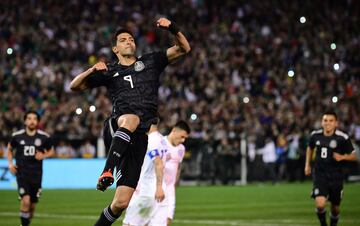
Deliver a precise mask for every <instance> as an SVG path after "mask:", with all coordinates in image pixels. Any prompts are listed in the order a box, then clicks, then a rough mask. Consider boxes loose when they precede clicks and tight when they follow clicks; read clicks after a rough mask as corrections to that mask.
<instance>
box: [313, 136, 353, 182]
mask: <svg viewBox="0 0 360 226" xmlns="http://www.w3.org/2000/svg"><path fill="white" fill-rule="evenodd" d="M309 147H310V148H311V149H315V150H316V157H315V158H316V159H315V175H319V174H320V175H329V176H331V177H341V176H342V165H343V162H342V161H339V162H338V161H336V160H335V159H334V158H333V152H337V153H339V154H349V153H351V152H352V151H353V150H354V147H353V145H352V143H351V141H350V138H349V136H348V135H347V134H346V133H344V132H342V131H340V130H336V131H335V133H334V134H333V135H332V136H324V133H323V130H322V129H321V130H317V131H314V132H312V133H311V136H310V141H309ZM334 179H335V178H334Z"/></svg>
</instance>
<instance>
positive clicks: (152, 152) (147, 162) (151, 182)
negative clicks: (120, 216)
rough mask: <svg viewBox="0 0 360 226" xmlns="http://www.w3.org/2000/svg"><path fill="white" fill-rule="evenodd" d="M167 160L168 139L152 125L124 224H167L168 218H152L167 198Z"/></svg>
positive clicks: (130, 225)
mask: <svg viewBox="0 0 360 226" xmlns="http://www.w3.org/2000/svg"><path fill="white" fill-rule="evenodd" d="M165 161H166V141H165V139H164V137H163V135H161V133H159V131H158V129H157V125H151V127H150V130H149V144H148V148H147V152H146V155H145V159H144V163H143V165H142V168H141V174H140V179H139V183H138V186H137V188H136V190H135V193H134V194H133V196H132V197H131V200H130V203H129V207H128V208H127V209H126V214H125V218H124V221H123V225H124V226H135V225H166V218H164V219H163V221H156V220H158V219H153V218H152V217H153V216H154V213H155V212H156V210H157V208H158V207H159V204H160V202H162V201H163V200H164V198H165V193H164V187H165V183H164V180H163V175H164V164H165Z"/></svg>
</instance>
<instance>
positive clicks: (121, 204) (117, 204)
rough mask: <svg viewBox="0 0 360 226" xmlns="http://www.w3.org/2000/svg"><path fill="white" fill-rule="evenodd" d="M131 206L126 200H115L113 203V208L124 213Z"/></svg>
mask: <svg viewBox="0 0 360 226" xmlns="http://www.w3.org/2000/svg"><path fill="white" fill-rule="evenodd" d="M128 205H129V200H124V199H115V200H113V201H112V203H111V206H112V208H113V209H114V210H116V211H122V210H124V209H126V208H127V207H128Z"/></svg>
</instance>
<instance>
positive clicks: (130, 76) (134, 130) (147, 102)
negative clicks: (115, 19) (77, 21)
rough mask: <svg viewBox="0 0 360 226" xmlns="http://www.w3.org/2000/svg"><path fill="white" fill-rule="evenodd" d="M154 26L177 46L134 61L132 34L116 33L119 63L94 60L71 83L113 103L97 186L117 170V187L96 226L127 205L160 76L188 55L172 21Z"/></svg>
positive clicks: (153, 115)
mask: <svg viewBox="0 0 360 226" xmlns="http://www.w3.org/2000/svg"><path fill="white" fill-rule="evenodd" d="M157 26H158V27H159V28H163V29H167V30H169V31H170V32H171V33H172V34H173V35H174V37H175V43H176V44H175V45H174V46H172V47H170V48H168V49H167V50H166V52H153V53H149V54H145V55H143V56H142V57H136V56H135V50H136V45H135V42H134V37H133V36H132V34H131V32H130V31H128V30H126V29H120V30H118V31H117V32H116V34H115V36H114V39H113V43H112V50H113V52H114V53H115V54H116V56H117V58H118V60H119V62H117V63H115V64H112V65H106V64H105V63H103V62H98V63H96V64H95V65H94V66H93V67H91V68H90V69H88V70H86V71H84V72H83V73H81V74H79V75H78V76H76V77H75V78H74V80H73V81H72V82H71V84H70V88H71V89H72V90H74V91H81V90H85V89H88V88H94V87H99V86H105V87H106V88H107V90H108V95H109V97H110V99H111V102H112V104H113V111H112V115H111V117H110V118H109V119H108V120H107V121H105V127H104V133H103V134H104V141H105V146H106V148H107V149H108V150H109V154H108V158H107V160H106V163H105V168H104V170H103V173H102V175H101V176H100V178H99V181H98V185H97V188H98V189H99V190H102V191H104V190H105V189H106V188H107V187H108V186H110V185H111V184H112V183H113V181H114V179H113V175H112V173H113V170H114V167H115V166H116V169H117V184H116V185H117V188H116V191H115V197H114V199H113V201H112V203H111V205H110V206H108V207H107V208H105V209H104V211H103V213H102V214H101V216H100V218H99V220H98V222H97V223H96V224H95V225H111V224H112V223H113V222H114V221H115V220H116V219H117V218H118V217H119V216H120V215H121V213H122V211H123V210H124V209H126V207H127V206H128V203H129V201H130V199H131V196H132V194H133V192H134V190H135V188H136V185H137V182H138V179H139V176H140V170H141V166H142V163H143V160H144V156H145V153H146V147H147V141H148V138H147V135H146V132H147V131H148V130H149V128H150V125H151V124H152V123H154V122H156V121H157V107H158V106H157V105H158V103H157V102H158V87H159V76H160V74H161V73H162V71H163V70H164V68H165V67H166V66H167V65H168V64H169V63H171V62H173V61H174V60H176V59H178V58H179V57H181V56H183V55H184V54H186V53H188V52H189V51H190V45H189V43H188V41H187V40H186V38H185V36H184V35H183V34H182V33H181V32H180V31H179V28H178V27H177V26H176V25H175V24H174V22H171V21H169V20H168V19H166V18H160V19H159V20H158V21H157Z"/></svg>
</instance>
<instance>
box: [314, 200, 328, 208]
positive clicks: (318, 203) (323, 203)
mask: <svg viewBox="0 0 360 226" xmlns="http://www.w3.org/2000/svg"><path fill="white" fill-rule="evenodd" d="M315 204H316V208H318V209H325V206H326V199H325V198H316V199H315Z"/></svg>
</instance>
